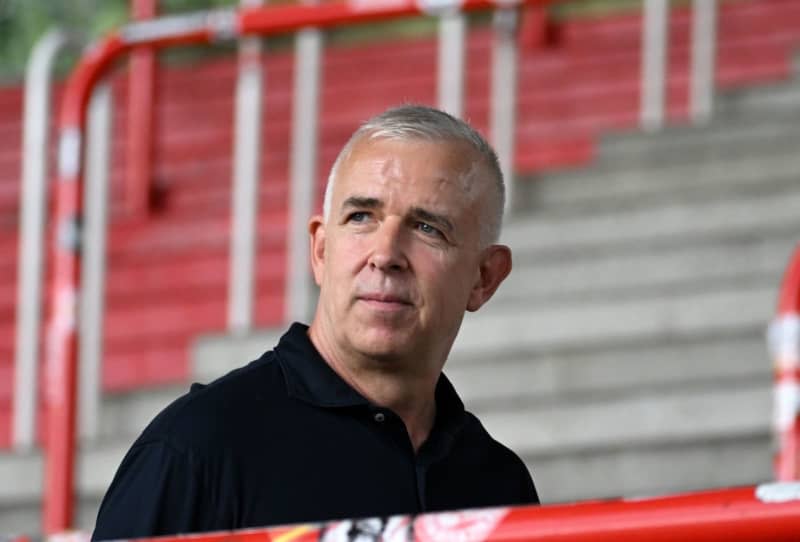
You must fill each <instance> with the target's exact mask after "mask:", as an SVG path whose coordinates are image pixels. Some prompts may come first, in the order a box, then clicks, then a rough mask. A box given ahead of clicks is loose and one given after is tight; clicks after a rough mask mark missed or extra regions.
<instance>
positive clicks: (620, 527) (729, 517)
mask: <svg viewBox="0 0 800 542" xmlns="http://www.w3.org/2000/svg"><path fill="white" fill-rule="evenodd" d="M86 539H88V537H86V536H84V537H83V538H82V537H81V536H79V535H78V536H76V535H75V534H69V535H67V536H66V537H64V536H56V537H52V538H51V539H50V542H84V541H85V540H86ZM799 539H800V483H774V484H764V485H761V486H756V487H745V488H736V489H725V490H718V491H705V492H701V493H693V494H685V495H677V496H671V497H661V498H654V499H642V500H618V501H601V502H586V503H579V504H572V505H557V506H541V507H537V506H534V507H524V508H492V509H482V510H465V511H459V512H444V513H439V514H425V515H420V516H417V517H412V516H395V517H391V518H371V519H361V520H345V521H335V522H331V523H327V524H323V525H319V524H309V525H294V526H289V527H275V528H266V529H250V530H243V531H233V532H217V533H210V534H198V535H189V536H186V535H184V536H179V537H165V538H159V539H158V540H159V542H188V541H191V542H317V541H319V542H353V541H358V542H368V541H374V542H378V541H381V542H517V541H522V540H525V541H528V542H565V541H569V542H589V541H591V542H606V541H607V542H643V541H644V542H662V541H663V542H668V541H669V542H675V541H682V542H711V541H726V542H764V541H770V542H784V541H785V542H790V541H791V542H797V540H799ZM141 540H147V539H141Z"/></svg>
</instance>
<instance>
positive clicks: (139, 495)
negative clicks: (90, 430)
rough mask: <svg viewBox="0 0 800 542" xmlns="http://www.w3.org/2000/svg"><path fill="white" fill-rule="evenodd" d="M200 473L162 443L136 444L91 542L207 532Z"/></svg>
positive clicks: (107, 497) (187, 457) (105, 501)
mask: <svg viewBox="0 0 800 542" xmlns="http://www.w3.org/2000/svg"><path fill="white" fill-rule="evenodd" d="M203 485H204V484H203V476H202V469H201V468H200V466H199V465H198V464H197V461H196V460H194V459H193V458H192V455H191V454H190V453H188V452H184V451H179V450H176V449H175V448H173V447H172V446H171V445H170V444H169V443H168V442H166V441H162V440H156V441H149V442H144V443H136V444H134V446H133V447H132V448H131V449H130V451H128V453H127V455H126V456H125V458H124V459H123V461H122V464H121V465H120V467H119V469H118V470H117V473H116V475H115V476H114V480H113V481H112V482H111V486H110V487H109V489H108V492H107V493H106V495H105V497H104V498H103V502H102V503H101V504H100V510H99V512H98V514H97V523H96V525H95V529H94V533H93V534H92V540H93V541H97V540H120V539H129V538H139V537H149V536H159V535H166V534H178V533H186V532H196V531H202V530H208V528H207V526H206V525H205V524H204V523H205V521H207V518H208V516H210V515H212V514H209V513H205V512H208V511H209V510H208V509H209V506H208V504H207V503H205V502H204V499H205V495H206V494H207V493H206V491H205V490H204V489H205V488H204V487H203Z"/></svg>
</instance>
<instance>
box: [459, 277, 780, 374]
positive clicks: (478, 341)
mask: <svg viewBox="0 0 800 542" xmlns="http://www.w3.org/2000/svg"><path fill="white" fill-rule="evenodd" d="M778 287H779V285H778V284H777V283H775V282H774V281H769V280H764V281H752V283H744V282H743V283H739V284H735V285H731V286H726V287H721V288H718V289H713V290H706V291H699V292H675V293H670V294H666V295H664V294H656V295H650V296H645V295H642V296H638V297H633V298H625V299H619V300H614V299H606V300H601V301H592V302H587V303H581V302H580V301H576V302H574V303H572V304H561V305H557V306H546V307H539V306H536V305H533V304H526V303H520V304H518V305H517V304H514V305H511V304H500V305H498V306H497V307H492V305H491V304H489V305H488V306H487V307H485V308H483V309H481V310H480V311H478V312H476V313H469V314H467V316H466V317H465V319H464V322H463V324H462V327H461V332H460V333H459V335H458V338H457V339H456V341H455V343H454V345H453V350H452V353H451V356H453V357H454V358H455V357H464V358H478V359H480V358H486V357H490V359H495V358H497V357H502V356H506V355H510V354H512V353H519V352H525V353H531V354H540V353H542V352H549V351H554V350H559V349H563V348H566V347H569V346H570V345H583V346H584V347H587V348H589V347H591V348H599V347H606V346H608V347H610V346H613V345H619V344H630V343H646V342H647V341H658V340H662V339H664V338H665V337H675V336H678V337H681V338H683V337H696V336H703V335H706V334H715V333H724V334H730V333H736V332H737V331H741V330H743V329H753V328H757V327H761V328H762V329H765V328H766V325H767V323H768V322H769V321H770V320H771V319H772V317H773V315H774V310H775V306H776V301H777V294H778Z"/></svg>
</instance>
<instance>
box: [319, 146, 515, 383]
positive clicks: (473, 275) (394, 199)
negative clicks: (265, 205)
mask: <svg viewBox="0 0 800 542" xmlns="http://www.w3.org/2000/svg"><path fill="white" fill-rule="evenodd" d="M470 156H473V155H472V154H471V153H470V152H469V151H468V148H466V147H465V145H464V144H458V143H455V144H454V143H441V142H436V143H433V142H428V141H416V140H410V141H403V140H395V139H372V140H370V139H368V138H364V139H362V140H361V141H359V142H358V143H357V144H356V145H355V147H354V148H353V150H352V152H351V154H350V156H349V157H348V158H347V159H346V160H345V161H344V163H342V164H341V166H340V168H339V171H338V175H337V179H336V183H335V185H334V192H333V195H332V196H333V197H332V201H331V207H330V213H329V216H328V217H327V220H325V221H324V222H323V219H322V218H321V217H315V218H314V219H312V221H311V224H310V229H311V233H312V244H313V246H312V252H313V254H312V262H313V267H314V276H315V279H316V281H317V284H318V285H319V286H320V299H319V306H318V309H317V317H316V318H315V324H316V323H320V324H322V325H323V326H325V327H326V328H327V330H326V332H327V333H328V336H329V337H330V338H331V339H332V341H333V342H334V343H335V346H336V349H337V350H338V351H339V353H340V354H341V355H343V356H345V357H347V358H352V356H356V357H357V358H368V359H372V360H387V361H390V360H403V359H413V360H419V363H420V365H421V366H420V367H417V368H412V367H408V366H406V367H405V369H406V370H407V369H414V370H419V371H423V372H432V371H435V372H437V373H438V371H440V370H441V364H442V363H444V360H445V358H446V356H447V353H448V352H449V350H450V346H451V344H452V342H453V340H454V339H455V336H456V334H457V332H458V328H459V326H460V324H461V320H462V318H463V315H464V311H465V310H477V308H478V307H480V305H481V304H483V302H484V301H485V300H486V299H488V296H486V292H485V291H484V288H483V279H482V262H483V259H484V256H485V252H486V251H484V250H481V246H480V239H479V233H480V220H481V219H482V218H483V214H482V205H486V199H487V198H488V197H490V190H488V189H487V187H488V182H487V180H486V174H485V171H484V169H483V166H482V165H481V164H479V163H475V162H473V161H472V159H470V158H466V157H470ZM508 264H509V269H510V259H509V262H508ZM506 273H507V272H506ZM503 276H505V275H503ZM501 280H502V279H501ZM495 287H496V286H495ZM491 291H492V292H493V291H494V288H492V289H491ZM488 295H489V296H490V295H491V293H489V294H488ZM431 359H435V360H437V361H440V362H441V363H439V364H438V365H439V366H438V367H431V366H430V365H431V363H430V361H431Z"/></svg>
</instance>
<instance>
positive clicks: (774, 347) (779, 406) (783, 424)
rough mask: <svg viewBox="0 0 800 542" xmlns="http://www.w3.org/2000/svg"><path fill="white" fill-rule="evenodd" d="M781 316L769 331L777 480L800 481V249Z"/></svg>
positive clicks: (782, 296)
mask: <svg viewBox="0 0 800 542" xmlns="http://www.w3.org/2000/svg"><path fill="white" fill-rule="evenodd" d="M777 312H778V314H777V316H776V317H775V320H773V322H772V324H770V327H769V335H768V339H769V348H770V354H771V355H772V359H773V360H774V363H773V367H774V370H775V406H774V417H773V428H774V431H775V437H776V440H777V443H778V450H777V452H776V454H775V479H776V480H779V481H789V480H798V479H800V245H798V246H797V248H796V249H795V251H794V254H793V255H792V259H791V261H790V262H789V265H788V267H787V268H786V273H785V275H784V278H783V284H782V285H781V290H780V297H779V300H778V311H777Z"/></svg>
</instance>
